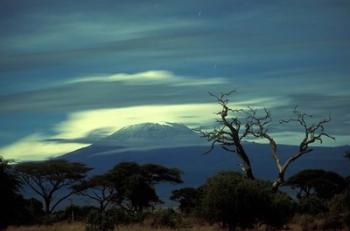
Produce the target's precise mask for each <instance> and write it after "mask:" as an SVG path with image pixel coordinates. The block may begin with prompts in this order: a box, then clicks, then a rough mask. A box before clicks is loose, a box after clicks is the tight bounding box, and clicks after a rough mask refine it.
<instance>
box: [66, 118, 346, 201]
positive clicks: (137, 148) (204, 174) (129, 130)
mask: <svg viewBox="0 0 350 231" xmlns="http://www.w3.org/2000/svg"><path fill="white" fill-rule="evenodd" d="M244 146H245V147H246V150H247V152H248V154H249V156H250V157H251V162H252V166H253V168H254V173H255V175H256V176H257V177H259V178H263V179H267V180H269V179H273V178H274V177H275V176H276V174H277V171H276V167H275V165H274V162H273V160H272V158H271V152H270V147H269V145H267V144H257V143H245V144H244ZM209 147H210V144H209V143H208V142H207V141H206V140H205V139H201V138H199V136H198V134H196V133H195V132H193V131H192V130H191V129H189V128H188V127H186V126H185V125H182V124H175V123H163V124H155V123H143V124H137V125H133V126H129V127H125V128H122V129H120V130H118V131H117V132H115V133H113V134H112V135H110V136H108V137H105V138H103V139H101V140H100V141H98V142H96V143H94V144H92V145H90V146H88V147H84V148H81V149H78V150H76V151H73V152H71V153H67V154H65V155H63V156H61V157H59V158H63V159H67V160H71V161H79V162H83V163H86V164H87V165H89V166H91V167H93V168H94V169H95V170H94V172H93V173H94V174H97V173H102V172H105V171H107V170H108V169H110V168H112V167H113V166H114V165H116V164H117V163H119V162H122V161H135V162H138V163H141V164H143V163H156V164H162V165H165V166H168V167H176V168H179V169H181V170H182V171H183V173H184V175H183V178H184V184H182V185H181V186H179V187H187V186H192V187H193V186H199V185H201V184H202V183H203V182H204V181H205V179H206V178H208V177H210V176H212V175H214V174H215V173H217V172H218V171H221V170H235V171H240V164H239V161H238V159H237V157H236V156H235V155H233V154H232V153H228V152H226V151H224V150H223V149H221V148H220V147H217V148H215V149H214V150H213V151H212V152H211V153H210V154H206V155H204V154H203V153H205V152H206V151H207V150H208V149H209ZM278 150H279V153H280V157H281V159H282V160H285V159H286V158H287V157H288V155H290V154H291V153H293V152H295V151H296V150H297V146H291V145H280V146H279V147H278ZM349 150H350V147H349V146H342V147H315V148H314V151H313V152H311V153H309V154H306V155H305V156H303V157H301V158H300V159H299V160H297V161H295V162H294V163H293V164H292V165H291V166H290V168H289V169H288V171H287V176H290V175H291V174H294V173H296V172H298V171H300V170H302V169H306V168H323V169H327V170H332V171H336V172H338V173H340V174H343V175H350V168H349V165H350V161H348V160H346V159H345V158H344V153H345V151H349ZM171 189H174V186H173V185H170V186H169V185H165V186H161V187H160V192H161V194H160V195H161V197H162V198H163V199H164V198H166V197H167V196H168V195H169V191H170V190H171Z"/></svg>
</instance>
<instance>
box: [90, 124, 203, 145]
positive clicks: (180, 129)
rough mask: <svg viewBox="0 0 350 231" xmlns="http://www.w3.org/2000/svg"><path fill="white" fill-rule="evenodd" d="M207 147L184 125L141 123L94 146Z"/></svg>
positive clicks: (117, 132) (120, 131)
mask: <svg viewBox="0 0 350 231" xmlns="http://www.w3.org/2000/svg"><path fill="white" fill-rule="evenodd" d="M203 144H205V145H207V142H206V141H205V140H204V139H201V138H200V137H199V136H198V134H196V133H195V132H193V131H192V130H191V129H190V128H188V127H187V126H186V125H184V124H178V123H168V122H166V123H141V124H135V125H131V126H127V127H124V128H121V129H119V130H118V131H116V132H115V133H113V134H111V135H110V136H107V137H105V138H103V139H101V140H100V141H98V142H96V143H95V144H93V145H96V146H104V147H118V149H123V150H125V149H128V150H133V149H137V150H140V149H156V148H165V147H186V146H198V145H203Z"/></svg>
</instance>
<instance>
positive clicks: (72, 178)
mask: <svg viewBox="0 0 350 231" xmlns="http://www.w3.org/2000/svg"><path fill="white" fill-rule="evenodd" d="M15 169H16V172H17V173H18V175H19V177H20V180H21V181H22V182H23V183H24V184H26V185H28V186H29V187H30V188H31V189H32V190H33V192H35V193H36V194H37V195H38V196H39V197H41V198H42V199H43V202H44V210H45V214H46V215H47V216H49V215H50V214H51V213H52V212H53V211H54V210H55V208H56V207H57V206H58V205H59V204H60V203H61V202H62V201H63V200H65V199H67V198H68V197H70V196H71V195H73V194H74V193H75V190H73V189H72V186H74V185H75V184H77V183H78V182H79V181H81V180H83V179H84V178H85V176H86V173H87V172H88V171H89V170H91V168H88V167H87V166H85V165H84V164H81V163H76V162H68V161H66V160H47V161H40V162H23V163H19V164H17V165H16V167H15Z"/></svg>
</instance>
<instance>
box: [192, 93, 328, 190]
mask: <svg viewBox="0 0 350 231" xmlns="http://www.w3.org/2000/svg"><path fill="white" fill-rule="evenodd" d="M231 93H232V92H229V93H221V94H220V95H219V96H216V95H214V94H211V95H212V96H214V97H215V98H216V99H217V101H218V103H219V104H220V105H221V107H222V110H221V111H220V112H218V113H217V114H218V115H219V119H217V122H218V124H219V125H220V127H219V128H217V129H213V130H211V131H204V130H199V132H200V134H201V136H202V137H206V138H207V139H208V141H210V142H211V144H212V145H211V149H210V151H211V150H212V149H213V147H214V145H215V144H220V145H221V147H222V148H223V149H225V150H226V151H229V152H232V153H236V154H237V155H238V157H239V158H240V160H241V162H242V169H243V172H244V173H245V175H246V176H247V177H248V178H250V179H254V175H253V171H252V166H251V163H250V160H249V156H248V154H247V152H246V151H245V149H244V146H243V140H244V139H245V138H247V137H254V138H262V139H266V140H267V141H268V142H269V144H270V146H271V153H272V158H273V160H274V162H275V164H276V167H277V170H278V176H277V178H276V180H275V181H274V182H273V189H274V191H277V190H278V188H279V187H280V185H281V184H283V183H284V181H285V179H284V178H285V174H286V171H287V169H288V167H289V166H290V164H291V163H293V162H294V161H296V160H297V159H299V158H300V157H302V156H303V155H305V154H306V153H309V152H311V151H313V149H312V148H311V147H310V145H311V144H313V143H315V142H320V143H322V142H323V139H324V138H330V139H334V137H332V136H331V135H329V134H328V133H327V132H326V131H325V125H326V124H327V123H328V122H330V120H331V118H330V117H329V118H326V119H323V120H320V121H318V122H315V121H309V120H308V119H310V118H311V117H312V116H311V115H308V114H306V113H304V112H301V111H299V110H298V109H297V107H295V109H294V111H293V113H294V115H295V118H292V119H289V120H281V121H280V124H286V123H290V122H296V123H297V124H298V125H300V126H301V128H302V130H303V132H304V137H303V138H302V140H301V141H300V144H299V145H298V150H297V151H296V152H295V153H292V154H291V155H290V157H289V158H288V159H287V160H286V161H285V162H283V163H282V161H281V160H280V158H279V155H278V147H277V143H276V141H275V139H274V138H273V137H272V136H271V135H270V133H269V126H270V125H271V122H272V117H271V112H270V111H269V110H267V109H264V110H263V113H262V115H258V111H257V110H256V109H253V108H250V107H248V108H246V109H232V108H231V107H229V100H228V97H229V96H230V95H231Z"/></svg>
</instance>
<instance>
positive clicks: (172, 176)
mask: <svg viewBox="0 0 350 231" xmlns="http://www.w3.org/2000/svg"><path fill="white" fill-rule="evenodd" d="M107 174H108V175H109V177H110V179H112V181H113V183H114V187H115V189H116V191H117V194H118V197H117V198H118V204H119V205H120V206H123V207H124V208H126V209H128V210H129V211H132V212H140V211H142V210H143V209H145V208H148V207H150V206H152V205H153V204H155V203H159V202H161V201H160V199H159V197H158V196H157V194H156V191H155V188H154V185H155V184H157V183H160V182H169V183H182V179H181V172H180V171H179V170H178V169H175V168H166V167H164V166H161V165H156V164H144V165H139V164H137V163H135V162H123V163H119V164H117V165H116V166H115V167H114V168H113V169H112V170H111V171H109V172H108V173H107Z"/></svg>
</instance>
